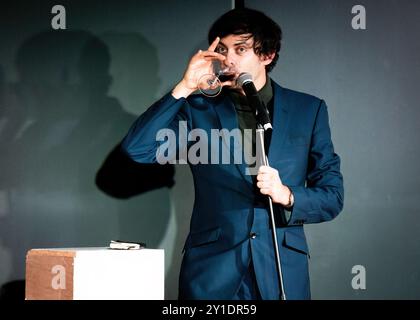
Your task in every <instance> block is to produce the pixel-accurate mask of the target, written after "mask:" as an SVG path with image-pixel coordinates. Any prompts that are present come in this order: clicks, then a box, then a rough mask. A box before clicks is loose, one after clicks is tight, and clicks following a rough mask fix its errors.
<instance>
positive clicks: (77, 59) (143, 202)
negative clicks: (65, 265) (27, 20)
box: [0, 31, 174, 298]
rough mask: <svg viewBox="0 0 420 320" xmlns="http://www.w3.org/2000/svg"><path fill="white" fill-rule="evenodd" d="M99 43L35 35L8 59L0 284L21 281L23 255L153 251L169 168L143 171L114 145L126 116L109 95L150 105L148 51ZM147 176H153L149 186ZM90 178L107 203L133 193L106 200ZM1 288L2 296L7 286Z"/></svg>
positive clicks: (0, 138)
mask: <svg viewBox="0 0 420 320" xmlns="http://www.w3.org/2000/svg"><path fill="white" fill-rule="evenodd" d="M104 39H105V40H101V39H100V38H98V37H96V36H93V35H92V34H90V33H88V32H85V31H65V32H51V31H46V32H42V33H39V34H36V35H34V36H33V37H31V38H29V39H27V40H26V41H25V42H24V43H23V44H22V45H21V46H20V48H19V50H18V52H17V57H16V68H17V71H18V75H19V78H18V81H17V82H16V83H11V84H8V83H5V81H3V80H2V79H4V77H0V92H1V96H0V125H1V126H0V143H1V150H2V157H1V159H0V165H1V168H2V170H1V172H0V221H1V223H0V237H1V238H0V255H1V256H2V258H3V257H5V259H2V260H1V261H2V262H1V265H0V271H1V272H0V274H1V276H0V284H1V283H6V282H10V281H11V280H15V279H22V278H23V277H24V271H25V254H26V252H27V251H28V250H29V249H31V248H45V247H79V246H106V245H107V244H108V243H109V241H110V240H111V239H116V238H119V239H124V240H132V241H133V240H137V241H143V242H146V243H147V245H148V247H152V248H153V247H157V246H158V244H159V243H160V241H161V240H162V238H163V236H164V234H165V231H166V228H167V224H168V219H169V213H170V203H169V192H168V190H167V189H159V190H157V188H160V187H163V186H168V187H170V186H172V185H173V175H174V169H173V167H163V168H156V167H154V168H153V171H151V169H150V166H148V165H147V166H145V165H140V164H137V163H133V162H132V161H131V160H129V159H126V158H122V155H121V154H118V148H116V146H117V145H118V144H119V142H120V140H121V139H122V137H123V136H124V135H125V133H126V132H127V130H128V128H129V127H130V126H131V124H132V123H133V121H134V120H135V118H136V117H135V116H133V115H131V114H130V113H128V112H127V111H125V110H127V108H126V107H123V105H121V103H120V100H118V99H117V98H115V97H119V96H120V95H121V96H123V97H124V98H123V99H124V100H123V101H124V102H126V103H127V104H130V106H129V109H131V110H133V109H134V108H135V107H134V106H135V104H136V100H137V99H138V98H139V95H140V94H141V96H142V99H139V100H141V103H146V102H148V101H153V100H154V98H155V94H156V91H157V89H158V88H157V85H158V83H159V81H158V79H157V76H156V75H157V73H158V63H157V55H156V49H155V48H153V46H152V45H151V44H150V43H148V42H147V40H145V39H144V38H143V37H142V36H141V35H138V34H128V35H127V34H106V35H104ZM110 45H111V47H110ZM112 46H114V47H112ZM126 52H129V56H128V57H127V55H124V54H125V53H126ZM144 57H147V59H143V58H144ZM114 60H115V63H116V64H115V65H114ZM0 71H1V69H0ZM0 75H1V73H0ZM119 80H121V81H123V82H124V81H125V83H124V85H121V84H118V81H119ZM148 80H150V81H148ZM140 83H141V84H142V86H139V85H138V84H140ZM127 86H128V87H127ZM110 88H112V90H111V91H112V95H113V96H110V95H109V91H110ZM139 88H141V89H139ZM147 106H148V105H142V107H143V109H141V110H138V111H139V113H140V112H142V111H144V110H145V108H146V107H147ZM111 150H113V151H112V152H111V153H110V151H111ZM105 158H106V159H107V160H106V161H105V162H104V159H105ZM102 164H103V165H102ZM115 164H117V165H115ZM100 167H101V169H100V171H99V173H98V176H96V173H97V171H98V168H100ZM151 173H153V175H156V176H158V177H159V178H158V179H156V180H155V183H154V184H151V183H150V180H151V179H150V174H151ZM128 176H130V179H128ZM124 177H127V179H128V183H127V184H125V183H124V182H125V179H123V178H124ZM95 178H97V179H96V182H97V183H98V185H100V186H101V189H102V190H103V191H105V192H106V193H108V194H110V195H112V196H114V197H117V198H130V197H132V196H134V195H139V194H141V196H137V197H135V198H131V199H129V200H124V201H121V200H119V199H115V198H112V197H109V196H106V195H105V194H104V193H103V192H101V191H100V190H98V188H97V186H96V185H95ZM114 183H115V184H116V185H119V186H121V188H116V185H115V184H114ZM118 189H119V190H118ZM152 189H155V190H154V191H152V192H147V191H151V190H152ZM10 283H11V284H9V285H5V286H3V288H2V298H5V296H7V294H5V290H6V289H7V288H8V287H10V286H12V287H14V288H16V286H13V283H14V282H10ZM18 287H19V288H22V286H18ZM14 296H19V294H17V295H16V294H15V295H14Z"/></svg>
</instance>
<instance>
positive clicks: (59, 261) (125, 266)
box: [26, 248, 165, 300]
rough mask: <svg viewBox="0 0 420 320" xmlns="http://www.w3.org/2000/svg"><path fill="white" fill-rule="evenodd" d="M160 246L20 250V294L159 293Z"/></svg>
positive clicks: (154, 296)
mask: <svg viewBox="0 0 420 320" xmlns="http://www.w3.org/2000/svg"><path fill="white" fill-rule="evenodd" d="M164 277H165V267H164V251H163V250H160V249H140V250H111V249H108V248H68V249H33V250H30V251H29V252H28V254H27V256H26V299H28V300H34V299H43V300H49V299H58V300H72V299H73V300H85V299H92V300H93V299H94V300H98V299H107V300H110V299H112V300H114V299H127V300H128V299H136V300H163V299H164Z"/></svg>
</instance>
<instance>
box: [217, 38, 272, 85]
mask: <svg viewBox="0 0 420 320" xmlns="http://www.w3.org/2000/svg"><path fill="white" fill-rule="evenodd" d="M253 45H254V38H253V37H251V35H250V34H243V35H228V36H226V37H224V38H222V39H220V42H219V44H218V45H217V47H216V50H215V51H216V52H218V53H220V54H222V55H224V56H226V60H225V61H224V63H223V64H224V65H226V66H229V65H233V66H234V67H236V69H237V70H238V71H239V73H241V72H248V73H250V74H251V75H252V78H253V81H254V82H265V74H266V71H265V66H266V65H268V64H270V63H271V61H272V58H270V57H264V56H262V55H261V56H258V55H257V54H256V53H255V51H254V48H253ZM262 84H264V83H262Z"/></svg>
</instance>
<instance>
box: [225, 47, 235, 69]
mask: <svg viewBox="0 0 420 320" xmlns="http://www.w3.org/2000/svg"><path fill="white" fill-rule="evenodd" d="M224 63H225V65H226V66H229V67H230V66H235V65H236V62H235V57H234V53H233V52H231V51H228V52H227V54H226V59H225V61H224Z"/></svg>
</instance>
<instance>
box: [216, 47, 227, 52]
mask: <svg viewBox="0 0 420 320" xmlns="http://www.w3.org/2000/svg"><path fill="white" fill-rule="evenodd" d="M216 52H217V53H225V52H226V49H225V48H223V47H217V48H216Z"/></svg>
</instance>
